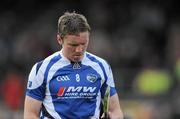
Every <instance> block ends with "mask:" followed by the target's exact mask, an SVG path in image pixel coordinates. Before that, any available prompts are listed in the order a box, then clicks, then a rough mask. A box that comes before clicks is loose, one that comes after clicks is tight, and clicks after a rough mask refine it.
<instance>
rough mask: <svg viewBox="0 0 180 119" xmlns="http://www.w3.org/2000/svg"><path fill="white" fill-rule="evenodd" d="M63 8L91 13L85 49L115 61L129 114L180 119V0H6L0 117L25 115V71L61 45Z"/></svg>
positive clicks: (0, 38) (1, 9) (1, 6)
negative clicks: (59, 38)
mask: <svg viewBox="0 0 180 119" xmlns="http://www.w3.org/2000/svg"><path fill="white" fill-rule="evenodd" d="M66 11H76V12H77V13H81V14H84V15H85V16H86V17H87V19H88V21H89V24H90V26H91V28H92V33H91V38H90V39H91V41H90V45H89V48H88V51H90V52H92V53H95V54H96V55H98V56H101V57H103V58H105V59H106V60H107V61H108V62H109V63H110V64H111V66H112V70H113V73H114V79H115V85H116V88H117V91H118V95H119V98H120V103H121V107H122V110H123V113H124V115H125V119H180V95H179V93H178V92H179V91H180V86H179V85H180V82H179V81H180V14H179V13H180V7H179V3H178V0H166V1H164V0H59V1H58V0H52V1H44V0H6V1H5V0H2V1H1V2H0V119H22V114H23V103H24V94H25V89H26V82H27V78H28V74H29V72H30V70H31V68H32V66H33V64H34V63H36V62H38V61H41V60H42V59H44V58H45V57H47V56H48V55H50V54H52V53H53V52H55V51H57V50H59V49H60V46H58V45H57V41H56V34H57V21H58V18H59V17H60V16H61V15H62V14H63V13H64V12H66Z"/></svg>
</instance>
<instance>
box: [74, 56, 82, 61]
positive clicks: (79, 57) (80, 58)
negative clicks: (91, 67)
mask: <svg viewBox="0 0 180 119" xmlns="http://www.w3.org/2000/svg"><path fill="white" fill-rule="evenodd" d="M81 60H82V56H75V57H74V58H73V62H80V61H81Z"/></svg>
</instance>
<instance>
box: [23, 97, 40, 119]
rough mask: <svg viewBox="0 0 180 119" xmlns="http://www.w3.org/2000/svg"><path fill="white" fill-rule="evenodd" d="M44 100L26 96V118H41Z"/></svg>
mask: <svg viewBox="0 0 180 119" xmlns="http://www.w3.org/2000/svg"><path fill="white" fill-rule="evenodd" d="M41 105H42V102H41V101H39V100H36V99H33V98H32V97H29V96H26V97H25V102H24V119H29V118H32V119H36V118H37V119H39V114H40V109H41Z"/></svg>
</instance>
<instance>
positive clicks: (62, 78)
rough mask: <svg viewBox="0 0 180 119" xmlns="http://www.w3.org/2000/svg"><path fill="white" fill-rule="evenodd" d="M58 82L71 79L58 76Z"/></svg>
mask: <svg viewBox="0 0 180 119" xmlns="http://www.w3.org/2000/svg"><path fill="white" fill-rule="evenodd" d="M56 80H57V81H69V80H70V79H69V77H68V76H58V77H57V78H56Z"/></svg>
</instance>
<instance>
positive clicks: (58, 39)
mask: <svg viewBox="0 0 180 119" xmlns="http://www.w3.org/2000/svg"><path fill="white" fill-rule="evenodd" d="M57 41H58V43H59V45H62V44H63V39H62V37H61V36H60V35H59V34H57Z"/></svg>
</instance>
